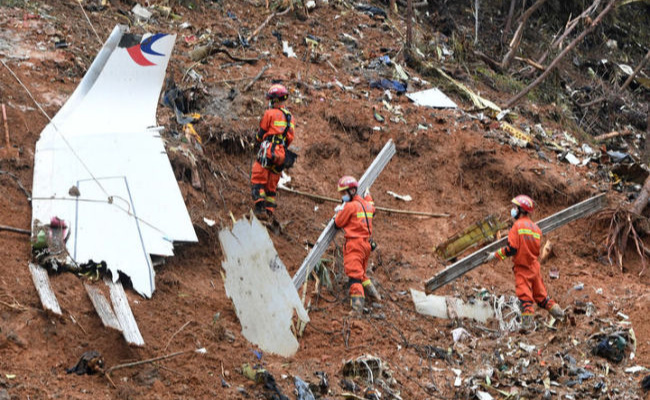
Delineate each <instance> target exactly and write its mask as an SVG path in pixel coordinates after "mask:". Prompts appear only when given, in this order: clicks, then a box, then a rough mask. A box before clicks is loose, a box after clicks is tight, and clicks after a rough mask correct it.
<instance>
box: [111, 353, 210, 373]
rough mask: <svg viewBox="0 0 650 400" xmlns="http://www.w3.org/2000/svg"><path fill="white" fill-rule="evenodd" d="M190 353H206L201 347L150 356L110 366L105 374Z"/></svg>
mask: <svg viewBox="0 0 650 400" xmlns="http://www.w3.org/2000/svg"><path fill="white" fill-rule="evenodd" d="M189 353H199V354H204V353H205V349H203V348H201V349H193V350H183V351H177V352H176V353H171V354H167V355H164V356H160V357H155V358H150V359H148V360H141V361H134V362H130V363H125V364H119V365H115V366H112V367H110V368H108V369H107V370H105V371H104V375H106V376H109V375H110V373H111V372H113V371H115V370H118V369H122V368H130V367H136V366H138V365H142V364H150V363H153V362H156V361H162V360H167V359H169V358H173V357H178V356H181V355H183V354H189Z"/></svg>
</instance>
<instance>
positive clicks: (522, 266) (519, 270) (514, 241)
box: [495, 215, 555, 315]
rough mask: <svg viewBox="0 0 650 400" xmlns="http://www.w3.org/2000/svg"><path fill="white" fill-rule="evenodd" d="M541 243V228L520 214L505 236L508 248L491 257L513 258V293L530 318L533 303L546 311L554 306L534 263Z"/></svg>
mask: <svg viewBox="0 0 650 400" xmlns="http://www.w3.org/2000/svg"><path fill="white" fill-rule="evenodd" d="M541 241H542V231H541V229H539V227H538V226H537V224H535V223H534V222H533V221H531V219H530V217H528V215H522V216H521V217H519V218H518V219H517V220H516V221H515V223H514V225H513V226H512V228H511V229H510V232H509V233H508V245H507V246H505V247H503V248H501V249H499V250H497V252H496V253H495V256H496V257H498V258H499V259H501V260H505V258H506V257H509V256H513V260H512V261H513V263H514V266H513V267H512V270H513V272H514V273H515V285H516V287H515V293H516V294H517V297H518V298H519V301H521V308H522V314H524V315H532V314H533V313H534V312H535V310H534V308H533V302H535V303H537V305H539V306H540V307H542V308H544V309H547V310H550V309H551V307H553V305H554V304H555V301H553V300H552V299H551V298H550V297H549V296H548V293H547V291H546V286H544V282H543V281H542V274H541V271H540V265H539V261H538V260H537V259H538V257H539V249H540V244H541Z"/></svg>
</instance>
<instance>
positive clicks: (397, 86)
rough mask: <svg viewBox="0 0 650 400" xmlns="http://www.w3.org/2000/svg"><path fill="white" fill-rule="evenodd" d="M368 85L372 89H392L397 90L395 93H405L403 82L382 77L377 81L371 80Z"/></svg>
mask: <svg viewBox="0 0 650 400" xmlns="http://www.w3.org/2000/svg"><path fill="white" fill-rule="evenodd" d="M370 87H371V88H373V89H383V90H393V91H395V92H397V94H402V93H406V85H405V84H403V83H401V82H398V81H394V80H390V79H386V78H382V79H381V80H378V81H371V82H370Z"/></svg>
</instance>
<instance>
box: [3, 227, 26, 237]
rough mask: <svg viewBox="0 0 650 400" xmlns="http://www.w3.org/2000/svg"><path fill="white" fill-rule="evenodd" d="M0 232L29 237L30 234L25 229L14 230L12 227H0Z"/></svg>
mask: <svg viewBox="0 0 650 400" xmlns="http://www.w3.org/2000/svg"><path fill="white" fill-rule="evenodd" d="M0 231H9V232H16V233H22V234H23V235H31V234H32V233H31V232H30V231H28V230H26V229H20V228H14V227H13V226H6V225H0Z"/></svg>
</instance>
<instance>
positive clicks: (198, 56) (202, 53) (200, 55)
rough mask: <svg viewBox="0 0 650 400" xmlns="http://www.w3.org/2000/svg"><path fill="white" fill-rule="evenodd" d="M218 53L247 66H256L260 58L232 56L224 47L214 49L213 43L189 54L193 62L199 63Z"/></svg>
mask: <svg viewBox="0 0 650 400" xmlns="http://www.w3.org/2000/svg"><path fill="white" fill-rule="evenodd" d="M216 53H223V54H225V55H226V56H228V58H230V59H231V60H233V61H239V62H244V63H247V64H256V63H257V62H258V61H259V59H258V58H243V57H237V56H233V55H232V54H230V52H229V51H228V50H226V49H224V48H222V47H214V45H213V43H209V44H206V45H205V46H200V47H197V48H195V49H194V50H192V51H190V52H189V56H190V59H191V60H192V61H194V62H195V63H198V62H201V61H203V60H204V59H205V58H207V57H209V56H211V55H213V54H216Z"/></svg>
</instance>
